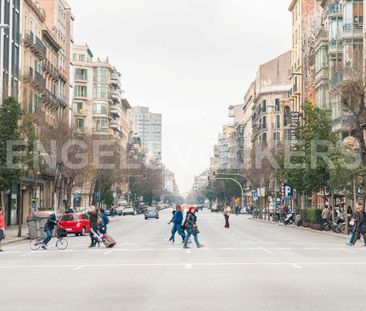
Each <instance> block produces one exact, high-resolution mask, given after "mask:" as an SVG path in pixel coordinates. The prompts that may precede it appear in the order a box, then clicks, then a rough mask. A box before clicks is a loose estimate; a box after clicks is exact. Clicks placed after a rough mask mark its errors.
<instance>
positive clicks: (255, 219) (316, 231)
mask: <svg viewBox="0 0 366 311" xmlns="http://www.w3.org/2000/svg"><path fill="white" fill-rule="evenodd" d="M249 219H251V220H254V221H258V222H262V223H265V224H269V225H274V226H284V227H286V228H291V229H296V230H302V231H307V232H312V233H318V234H322V235H327V236H332V237H336V238H340V239H344V240H349V239H350V237H349V235H344V234H342V233H335V232H333V231H320V230H314V229H311V228H305V227H298V226H295V225H285V224H283V223H280V222H273V221H268V220H263V219H257V218H249Z"/></svg>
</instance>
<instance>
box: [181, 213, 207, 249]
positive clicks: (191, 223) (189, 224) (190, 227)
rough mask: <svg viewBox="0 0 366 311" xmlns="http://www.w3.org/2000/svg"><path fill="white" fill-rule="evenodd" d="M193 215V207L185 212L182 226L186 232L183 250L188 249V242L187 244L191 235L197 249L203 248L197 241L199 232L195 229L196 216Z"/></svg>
mask: <svg viewBox="0 0 366 311" xmlns="http://www.w3.org/2000/svg"><path fill="white" fill-rule="evenodd" d="M195 213H196V209H195V208H194V207H190V208H189V210H188V212H187V217H186V220H185V222H184V224H183V226H184V227H185V228H186V230H187V234H186V236H185V239H184V246H183V248H185V249H188V248H189V246H188V242H189V238H190V237H191V235H193V239H194V242H195V243H196V246H197V248H202V247H203V245H202V244H200V242H199V241H198V234H199V230H198V227H197V216H196V214H195Z"/></svg>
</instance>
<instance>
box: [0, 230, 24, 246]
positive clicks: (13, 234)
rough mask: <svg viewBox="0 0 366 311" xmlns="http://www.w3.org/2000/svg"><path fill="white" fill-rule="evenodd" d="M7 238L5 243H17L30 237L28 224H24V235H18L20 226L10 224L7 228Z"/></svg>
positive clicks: (3, 242)
mask: <svg viewBox="0 0 366 311" xmlns="http://www.w3.org/2000/svg"><path fill="white" fill-rule="evenodd" d="M5 237H6V238H5V240H3V241H2V244H3V245H6V244H11V243H16V242H19V241H23V240H26V239H28V225H23V226H22V236H21V237H18V226H10V227H7V228H6V229H5Z"/></svg>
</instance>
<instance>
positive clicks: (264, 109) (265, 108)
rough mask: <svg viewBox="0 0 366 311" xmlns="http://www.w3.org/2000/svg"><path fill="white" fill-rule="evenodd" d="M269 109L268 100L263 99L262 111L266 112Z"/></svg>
mask: <svg viewBox="0 0 366 311" xmlns="http://www.w3.org/2000/svg"><path fill="white" fill-rule="evenodd" d="M266 111H267V102H266V100H263V102H262V112H266Z"/></svg>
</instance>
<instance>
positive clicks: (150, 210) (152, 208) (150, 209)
mask: <svg viewBox="0 0 366 311" xmlns="http://www.w3.org/2000/svg"><path fill="white" fill-rule="evenodd" d="M147 211H148V212H155V211H156V209H155V207H149V208H148V209H147Z"/></svg>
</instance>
